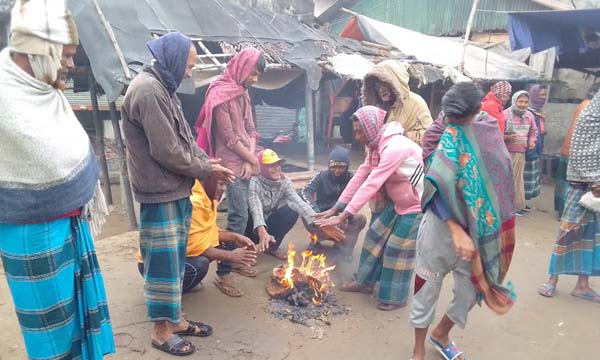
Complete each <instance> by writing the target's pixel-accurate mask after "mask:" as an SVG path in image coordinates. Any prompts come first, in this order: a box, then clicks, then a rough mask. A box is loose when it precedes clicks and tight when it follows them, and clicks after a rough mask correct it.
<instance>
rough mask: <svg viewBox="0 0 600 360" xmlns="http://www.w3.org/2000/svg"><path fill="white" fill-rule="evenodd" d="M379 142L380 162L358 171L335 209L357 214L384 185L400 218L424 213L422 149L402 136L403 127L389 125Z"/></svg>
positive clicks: (364, 164) (367, 161)
mask: <svg viewBox="0 0 600 360" xmlns="http://www.w3.org/2000/svg"><path fill="white" fill-rule="evenodd" d="M382 131H383V133H382V136H381V139H380V140H379V146H378V152H379V159H380V160H379V163H378V165H377V166H372V165H371V164H370V161H369V159H368V158H367V159H365V162H364V163H363V164H362V165H361V166H360V167H359V168H358V170H357V171H356V174H355V175H354V177H353V178H352V180H350V182H349V183H348V186H346V189H345V190H344V192H343V193H342V195H341V196H340V199H339V201H338V203H337V204H336V207H338V208H345V212H347V213H349V214H350V215H356V214H357V213H358V212H359V211H360V209H362V207H363V206H364V205H365V204H366V203H367V202H368V201H369V200H371V199H372V198H373V197H374V196H375V195H376V194H377V192H378V191H379V189H380V188H382V187H383V186H385V190H386V193H387V195H388V196H389V198H390V199H391V200H392V202H393V203H394V209H395V211H396V213H397V214H399V215H406V214H411V213H417V212H421V196H422V194H423V159H422V150H421V148H420V147H419V145H417V144H416V143H415V142H413V141H411V140H409V139H408V138H406V137H405V136H403V135H402V126H401V125H399V124H397V123H393V122H392V123H389V124H386V125H385V126H384V128H383V130H382Z"/></svg>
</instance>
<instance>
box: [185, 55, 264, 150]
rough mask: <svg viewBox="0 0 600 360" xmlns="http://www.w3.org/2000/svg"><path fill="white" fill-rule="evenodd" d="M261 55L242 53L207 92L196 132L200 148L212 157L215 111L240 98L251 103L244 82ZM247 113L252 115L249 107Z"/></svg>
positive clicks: (232, 60)
mask: <svg viewBox="0 0 600 360" xmlns="http://www.w3.org/2000/svg"><path fill="white" fill-rule="evenodd" d="M260 55H261V52H260V51H258V50H256V49H254V48H246V49H244V50H242V51H240V52H239V53H238V54H237V55H236V56H234V57H233V58H231V60H229V62H228V63H227V67H226V68H225V72H224V73H223V75H221V76H220V77H219V78H217V79H216V80H215V81H213V82H212V83H211V84H210V85H209V86H208V90H206V97H205V99H204V105H203V106H202V109H201V110H200V115H199V116H198V120H197V121H196V131H197V133H198V140H197V144H198V146H199V147H200V148H201V149H202V150H204V151H205V152H206V153H207V154H209V155H210V156H212V155H213V149H212V140H211V129H212V120H213V111H214V109H215V108H216V107H217V106H219V105H221V104H224V103H226V102H228V101H231V100H233V99H235V98H237V97H240V96H245V97H247V99H246V100H247V102H248V103H250V95H249V94H248V91H246V90H247V89H246V88H245V87H244V81H245V80H246V79H247V78H248V76H250V74H252V72H253V71H254V70H255V69H256V63H257V62H258V59H259V58H260ZM246 111H248V112H249V113H250V112H251V111H252V110H251V109H250V108H249V107H248V109H246ZM248 115H250V114H248Z"/></svg>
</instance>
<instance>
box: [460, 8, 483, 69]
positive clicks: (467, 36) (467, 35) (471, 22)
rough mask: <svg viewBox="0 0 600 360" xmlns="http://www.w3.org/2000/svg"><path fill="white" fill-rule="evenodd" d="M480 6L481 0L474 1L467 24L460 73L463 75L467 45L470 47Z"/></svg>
mask: <svg viewBox="0 0 600 360" xmlns="http://www.w3.org/2000/svg"><path fill="white" fill-rule="evenodd" d="M478 4H479V0H473V7H472V8H471V14H469V21H468V22H467V30H466V31H465V40H464V42H463V53H462V60H461V61H460V71H461V72H463V73H464V71H465V57H466V55H467V45H469V37H470V36H471V28H472V27H473V20H474V19H475V13H476V12H477V5H478Z"/></svg>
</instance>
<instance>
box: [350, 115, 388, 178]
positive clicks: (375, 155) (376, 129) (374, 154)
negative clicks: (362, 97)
mask: <svg viewBox="0 0 600 360" xmlns="http://www.w3.org/2000/svg"><path fill="white" fill-rule="evenodd" d="M385 114H386V112H385V110H382V109H380V108H378V107H376V106H372V105H367V106H363V107H361V108H360V109H358V110H356V112H355V113H354V116H355V117H356V118H357V119H358V122H359V123H360V125H361V126H362V128H363V131H364V132H365V136H366V137H367V141H368V144H367V148H368V150H369V163H370V164H371V166H377V165H378V164H379V151H378V149H377V146H378V144H379V139H380V138H381V133H382V131H381V130H382V129H383V125H384V122H385Z"/></svg>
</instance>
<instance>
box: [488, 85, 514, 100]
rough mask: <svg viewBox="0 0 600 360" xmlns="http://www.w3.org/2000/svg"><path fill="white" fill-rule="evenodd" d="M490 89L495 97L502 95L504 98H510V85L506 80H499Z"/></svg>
mask: <svg viewBox="0 0 600 360" xmlns="http://www.w3.org/2000/svg"><path fill="white" fill-rule="evenodd" d="M490 91H491V92H492V93H493V94H494V95H496V97H497V98H500V97H502V95H504V97H505V98H510V94H511V93H512V85H511V84H510V83H509V82H508V81H500V82H497V83H495V84H494V85H492V86H491V87H490Z"/></svg>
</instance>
